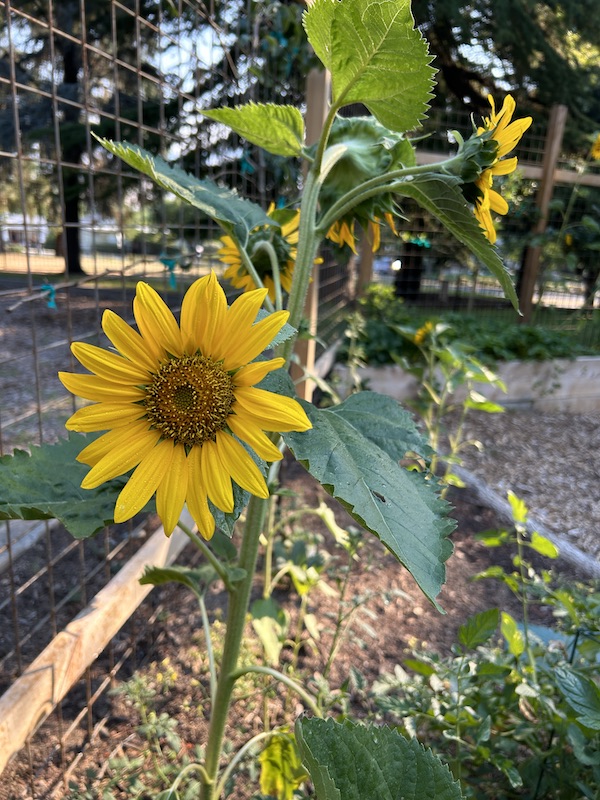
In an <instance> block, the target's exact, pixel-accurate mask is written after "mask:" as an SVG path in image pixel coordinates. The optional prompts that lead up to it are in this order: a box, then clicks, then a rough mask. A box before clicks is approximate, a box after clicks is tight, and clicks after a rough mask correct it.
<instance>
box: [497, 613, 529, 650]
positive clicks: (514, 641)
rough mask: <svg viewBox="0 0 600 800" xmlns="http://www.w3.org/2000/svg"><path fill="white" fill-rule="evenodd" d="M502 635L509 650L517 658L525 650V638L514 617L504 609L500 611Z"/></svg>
mask: <svg viewBox="0 0 600 800" xmlns="http://www.w3.org/2000/svg"><path fill="white" fill-rule="evenodd" d="M500 630H501V631H502V635H503V636H504V638H505V639H506V643H507V644H508V649H509V651H510V652H511V653H512V654H513V656H515V658H518V657H519V656H520V655H521V653H522V652H523V651H524V650H525V639H524V638H523V634H522V633H521V631H520V630H519V627H518V625H517V623H516V622H515V620H514V618H513V617H511V615H510V614H508V613H507V612H506V611H503V612H502V622H501V624H500Z"/></svg>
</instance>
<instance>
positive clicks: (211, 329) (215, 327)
mask: <svg viewBox="0 0 600 800" xmlns="http://www.w3.org/2000/svg"><path fill="white" fill-rule="evenodd" d="M208 277H209V280H208V281H207V282H206V294H205V300H204V304H205V306H204V308H203V310H202V313H203V314H204V315H205V317H206V323H205V328H204V333H203V338H202V342H200V350H201V351H202V355H204V356H209V357H213V358H216V359H221V358H222V357H223V356H222V354H221V353H219V352H217V351H215V350H213V342H214V341H217V342H220V340H221V337H222V335H223V323H224V320H225V315H226V313H227V298H226V297H225V292H224V291H223V289H222V288H221V286H220V284H219V282H218V281H217V278H216V276H215V273H214V272H211V273H210V275H209V276H208Z"/></svg>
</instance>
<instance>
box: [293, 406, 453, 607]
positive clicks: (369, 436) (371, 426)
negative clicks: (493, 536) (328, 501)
mask: <svg viewBox="0 0 600 800" xmlns="http://www.w3.org/2000/svg"><path fill="white" fill-rule="evenodd" d="M304 408H305V411H306V413H307V414H308V416H309V418H310V420H311V422H312V424H313V427H312V429H311V430H309V431H305V432H303V433H295V432H292V433H284V434H283V438H284V440H285V442H286V444H287V445H288V447H289V448H290V450H291V451H292V452H293V453H294V455H295V456H296V458H297V459H298V460H299V461H300V462H302V463H303V464H304V466H305V467H306V469H307V470H308V471H309V472H310V474H311V475H313V477H315V478H316V479H317V480H318V481H319V482H320V483H321V485H322V486H323V487H324V488H325V490H326V491H327V492H329V494H331V495H332V496H333V497H335V498H336V499H337V500H339V501H340V502H341V503H342V505H343V506H344V507H345V508H346V509H347V510H348V511H349V513H350V514H351V515H352V516H353V517H354V519H356V520H357V521H358V522H359V523H360V524H361V525H363V526H364V527H366V528H368V529H369V530H370V531H371V532H372V533H374V534H375V535H376V536H377V537H378V538H379V539H381V541H382V542H383V543H384V544H385V546H386V547H387V548H388V549H389V550H390V551H391V552H392V553H393V554H394V555H395V556H396V558H397V559H398V560H399V561H400V562H401V563H402V564H403V565H404V566H405V567H406V568H407V569H408V570H409V572H410V573H411V574H412V575H413V577H414V578H415V580H416V581H417V583H418V584H419V586H420V588H421V589H422V591H423V592H424V593H425V595H426V596H427V597H428V598H429V599H430V600H431V601H432V602H433V603H434V605H436V606H437V604H436V603H435V599H434V598H435V597H436V595H437V594H438V593H439V591H440V589H441V587H442V584H443V583H444V581H445V562H446V560H447V559H448V557H449V556H450V554H451V553H452V544H451V542H450V541H449V539H448V538H447V537H448V535H449V534H450V532H451V531H452V530H453V529H454V527H455V523H454V521H453V520H450V519H448V518H447V517H446V516H445V515H446V514H447V512H448V509H449V506H448V504H447V503H445V502H444V501H442V500H440V499H439V497H438V496H437V495H436V486H435V484H432V483H431V481H428V480H426V475H425V474H423V473H418V472H410V471H408V470H405V469H403V468H402V467H401V466H400V464H399V461H400V460H401V459H403V458H404V457H405V455H406V454H407V453H408V452H417V453H421V454H422V453H423V452H425V451H427V450H429V448H428V446H427V445H426V443H425V442H424V440H423V438H422V437H421V435H420V433H419V432H418V431H417V429H416V427H415V424H414V422H413V420H412V418H411V416H410V415H409V414H408V413H407V412H406V411H404V409H402V408H401V406H400V405H399V404H398V403H397V402H396V401H395V400H393V399H392V398H391V397H387V396H385V395H380V394H376V393H375V392H360V393H358V394H355V395H351V396H350V397H349V398H348V399H347V400H345V401H344V402H343V403H341V404H340V405H338V406H334V407H333V408H329V409H317V408H315V407H314V406H312V405H310V404H308V403H305V404H304Z"/></svg>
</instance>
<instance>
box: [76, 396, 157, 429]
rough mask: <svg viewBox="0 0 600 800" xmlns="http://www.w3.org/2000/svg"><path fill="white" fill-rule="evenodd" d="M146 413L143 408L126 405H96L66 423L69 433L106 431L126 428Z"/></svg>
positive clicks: (85, 407) (77, 412)
mask: <svg viewBox="0 0 600 800" xmlns="http://www.w3.org/2000/svg"><path fill="white" fill-rule="evenodd" d="M145 413H146V409H145V408H144V407H143V406H136V405H132V404H127V405H126V404H125V403H94V404H93V405H91V406H84V407H83V408H80V409H79V411H76V412H75V413H74V414H73V416H71V417H69V419H68V420H67V421H66V423H65V427H66V428H67V430H68V431H80V432H82V433H89V432H91V431H106V430H109V429H110V428H124V427H125V426H126V425H129V424H130V423H132V422H134V420H137V419H140V418H141V417H143V416H144V415H145Z"/></svg>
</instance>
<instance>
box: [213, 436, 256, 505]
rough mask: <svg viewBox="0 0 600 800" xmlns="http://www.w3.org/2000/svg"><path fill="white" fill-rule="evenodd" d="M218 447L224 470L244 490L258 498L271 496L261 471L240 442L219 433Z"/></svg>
mask: <svg viewBox="0 0 600 800" xmlns="http://www.w3.org/2000/svg"><path fill="white" fill-rule="evenodd" d="M216 447H217V450H218V453H219V457H220V460H221V462H222V463H223V467H224V469H226V470H227V471H228V472H229V474H230V475H231V477H232V478H233V480H234V481H235V482H236V483H237V484H238V485H239V486H241V487H242V489H245V490H246V491H247V492H250V494H254V495H256V496H257V497H264V498H267V497H268V496H269V489H268V488H267V484H266V483H265V479H264V478H263V476H262V473H261V471H260V470H259V468H258V467H257V466H256V464H255V463H254V461H253V459H252V457H251V456H250V455H249V454H248V453H247V451H246V450H245V449H244V448H243V447H242V445H241V444H240V443H239V442H237V441H236V440H235V439H234V438H233V437H232V436H229V435H228V434H227V433H223V432H219V433H218V434H217V442H216Z"/></svg>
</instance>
